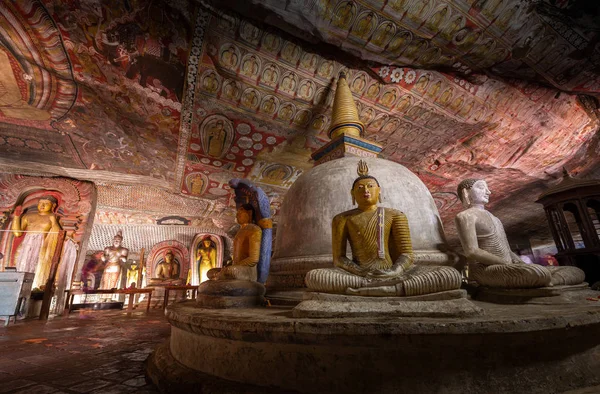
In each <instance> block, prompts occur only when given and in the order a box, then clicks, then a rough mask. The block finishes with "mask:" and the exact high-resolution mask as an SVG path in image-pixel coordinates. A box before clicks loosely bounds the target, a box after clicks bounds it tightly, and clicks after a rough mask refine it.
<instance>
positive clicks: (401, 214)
mask: <svg viewBox="0 0 600 394" xmlns="http://www.w3.org/2000/svg"><path fill="white" fill-rule="evenodd" d="M383 212H385V214H386V216H387V215H392V216H393V217H399V218H406V215H405V214H404V212H402V211H400V210H398V209H394V208H385V207H383Z"/></svg>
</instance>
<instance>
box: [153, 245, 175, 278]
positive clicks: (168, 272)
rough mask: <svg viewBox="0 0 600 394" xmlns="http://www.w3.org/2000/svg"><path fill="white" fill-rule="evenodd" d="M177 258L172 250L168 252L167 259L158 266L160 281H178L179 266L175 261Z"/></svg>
mask: <svg viewBox="0 0 600 394" xmlns="http://www.w3.org/2000/svg"><path fill="white" fill-rule="evenodd" d="M174 258H175V256H174V255H173V251H172V250H170V249H169V250H167V252H166V253H165V259H164V260H163V261H161V262H160V263H158V265H157V266H156V278H158V279H178V278H179V265H178V264H177V262H176V261H174Z"/></svg>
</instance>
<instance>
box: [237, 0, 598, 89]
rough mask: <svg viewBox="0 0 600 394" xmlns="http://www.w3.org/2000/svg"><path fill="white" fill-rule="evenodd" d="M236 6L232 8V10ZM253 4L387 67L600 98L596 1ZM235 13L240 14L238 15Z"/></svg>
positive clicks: (309, 0) (363, 0) (421, 0)
mask: <svg viewBox="0 0 600 394" xmlns="http://www.w3.org/2000/svg"><path fill="white" fill-rule="evenodd" d="M227 3H229V4H232V3H234V2H231V1H229V2H227ZM252 3H255V4H257V5H260V6H263V7H265V8H266V9H268V10H270V11H272V12H274V13H276V14H277V15H278V16H279V17H282V18H283V19H284V20H285V21H286V22H288V23H289V24H291V25H292V26H294V27H295V28H296V29H299V31H301V32H302V33H303V34H304V35H306V34H308V35H310V36H313V37H318V39H319V40H322V41H325V42H327V43H329V44H333V45H335V46H339V47H340V48H342V49H343V50H345V51H347V52H350V53H352V54H353V55H355V56H358V57H360V58H362V59H365V60H371V61H375V62H377V63H381V64H391V65H412V66H416V67H419V68H426V69H443V70H444V69H445V70H447V71H450V70H451V71H452V72H454V73H456V74H462V75H464V76H468V75H470V74H472V73H477V72H482V71H485V70H489V71H491V72H492V73H494V74H496V75H499V76H502V77H508V78H514V77H519V78H526V79H529V80H537V81H540V82H544V83H547V84H550V85H553V86H554V87H556V88H559V89H561V90H566V91H576V92H590V93H598V92H600V83H599V81H600V79H599V78H598V75H597V67H598V66H599V65H600V51H599V50H598V48H597V47H596V44H597V43H598V39H599V37H598V35H597V31H598V27H599V24H600V22H599V21H598V19H597V18H596V19H595V20H594V16H597V15H598V12H599V11H600V8H599V5H598V4H597V2H594V1H590V0H561V1H557V0H538V1H523V0H464V1H460V0H456V1H440V0H388V1H378V0H361V1H351V0H350V1H348V0H316V1H314V0H305V1H301V0H300V1H290V2H280V1H262V0H253V1H252ZM234 8H235V7H234Z"/></svg>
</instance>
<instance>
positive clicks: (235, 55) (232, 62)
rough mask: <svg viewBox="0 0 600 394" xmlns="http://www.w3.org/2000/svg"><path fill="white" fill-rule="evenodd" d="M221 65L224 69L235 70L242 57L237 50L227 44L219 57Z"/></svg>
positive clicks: (222, 48)
mask: <svg viewBox="0 0 600 394" xmlns="http://www.w3.org/2000/svg"><path fill="white" fill-rule="evenodd" d="M219 59H220V63H221V65H222V66H223V67H226V68H228V69H230V70H235V69H236V68H237V65H238V63H239V61H240V55H239V51H238V50H237V48H236V47H235V46H233V45H230V44H227V45H224V46H223V47H221V55H220V56H219Z"/></svg>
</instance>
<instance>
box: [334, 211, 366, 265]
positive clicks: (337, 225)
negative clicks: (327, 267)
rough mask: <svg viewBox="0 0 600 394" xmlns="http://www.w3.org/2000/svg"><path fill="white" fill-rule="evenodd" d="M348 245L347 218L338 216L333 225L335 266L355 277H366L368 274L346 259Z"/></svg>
mask: <svg viewBox="0 0 600 394" xmlns="http://www.w3.org/2000/svg"><path fill="white" fill-rule="evenodd" d="M347 244H348V227H347V223H346V217H345V216H343V215H338V216H336V217H334V218H333V222H332V223H331V245H332V248H333V250H332V252H333V265H334V266H335V267H338V268H341V269H343V270H345V271H348V272H350V273H351V274H354V275H359V276H364V275H365V273H366V272H364V270H363V269H362V268H361V267H360V266H359V265H358V264H356V263H355V262H353V261H351V260H350V259H349V258H348V257H346V245H347Z"/></svg>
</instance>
